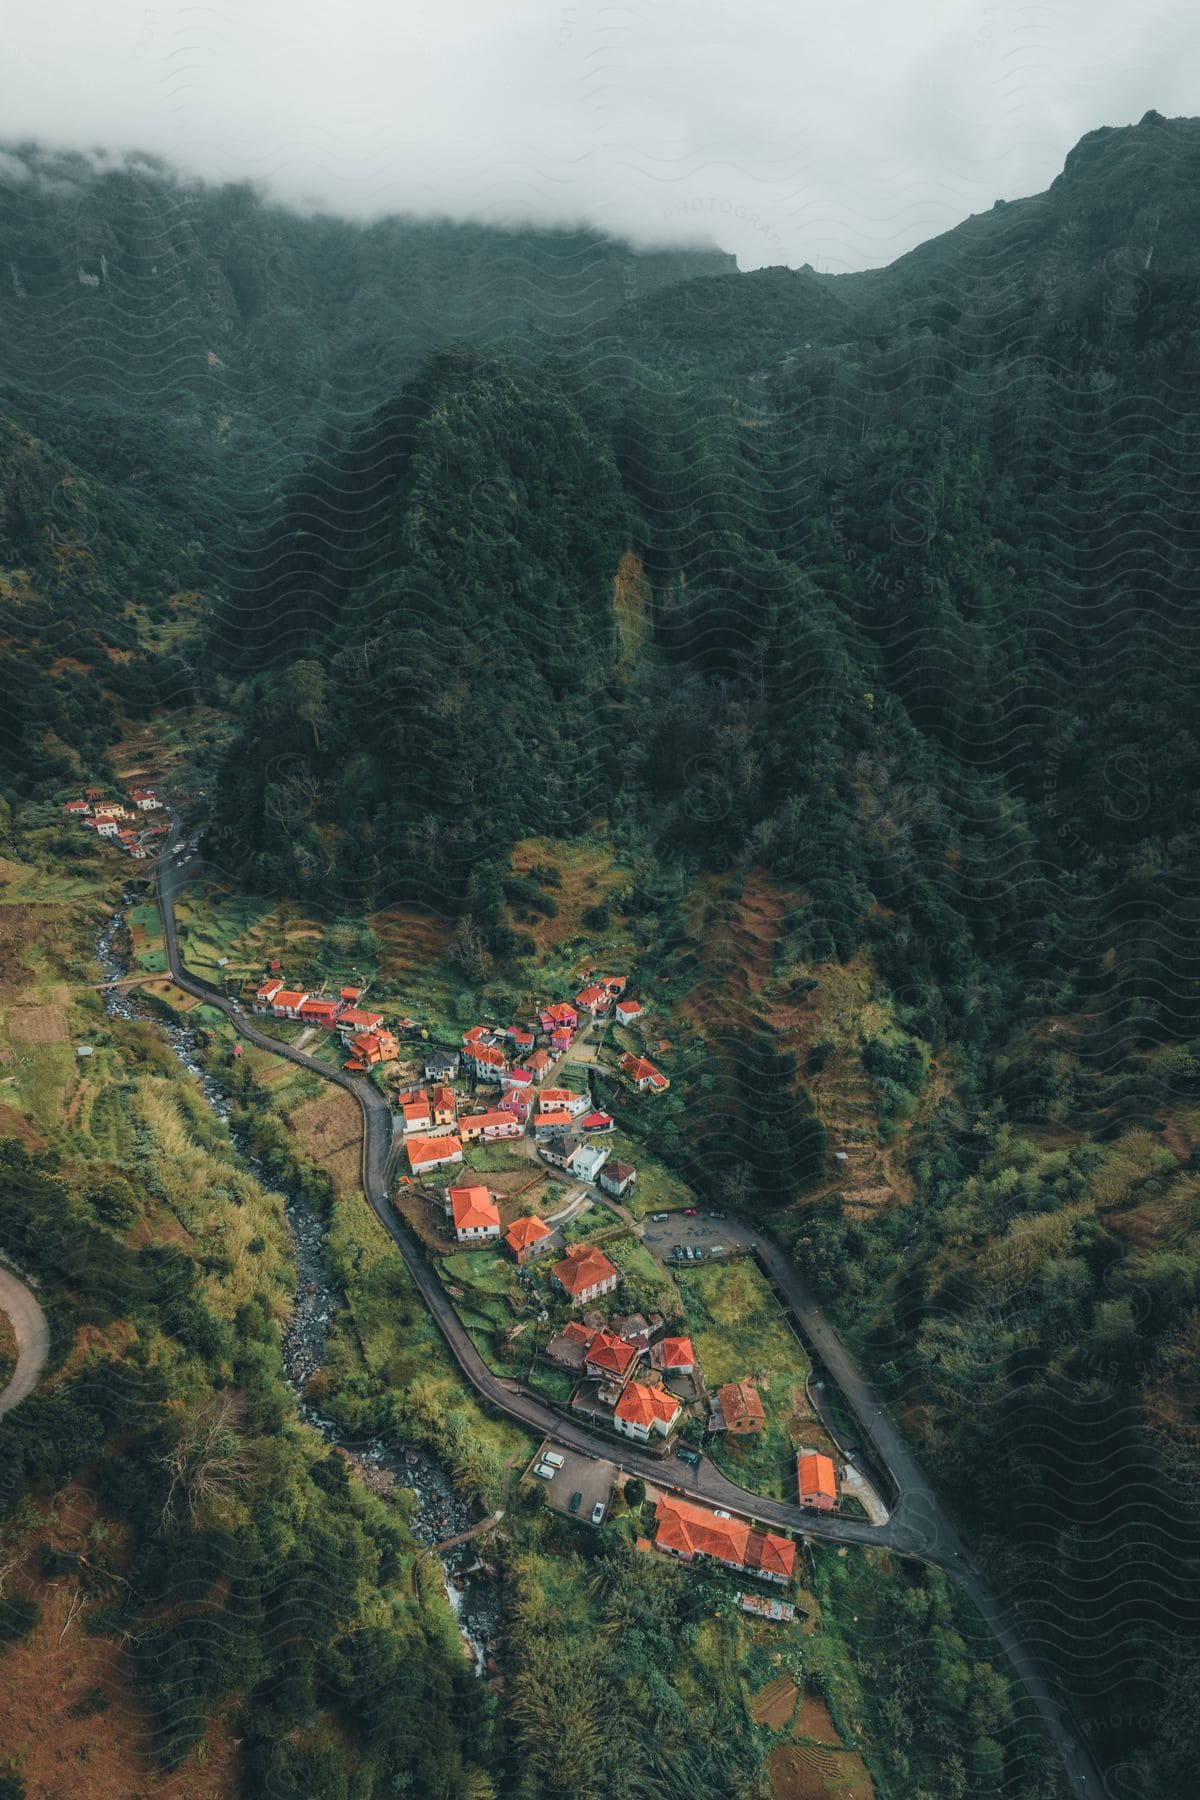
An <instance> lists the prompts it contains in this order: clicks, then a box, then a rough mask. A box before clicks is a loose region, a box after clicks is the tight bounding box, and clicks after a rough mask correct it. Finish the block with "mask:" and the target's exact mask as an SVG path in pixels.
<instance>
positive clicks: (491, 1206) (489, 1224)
mask: <svg viewBox="0 0 1200 1800" xmlns="http://www.w3.org/2000/svg"><path fill="white" fill-rule="evenodd" d="M431 1141H432V1140H431ZM446 1211H447V1212H448V1213H449V1214H450V1216H451V1218H452V1219H453V1220H454V1235H455V1236H456V1237H457V1239H458V1241H459V1243H460V1244H477V1243H482V1242H485V1241H486V1240H487V1239H489V1238H498V1237H499V1236H500V1214H499V1212H498V1211H497V1209H496V1202H495V1201H494V1200H493V1199H492V1196H491V1194H490V1193H489V1192H488V1190H487V1188H486V1187H484V1186H483V1184H482V1183H481V1182H472V1183H471V1184H470V1185H469V1186H467V1187H452V1188H450V1189H448V1190H447V1193H446Z"/></svg>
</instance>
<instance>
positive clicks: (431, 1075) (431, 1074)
mask: <svg viewBox="0 0 1200 1800" xmlns="http://www.w3.org/2000/svg"><path fill="white" fill-rule="evenodd" d="M458 1063H459V1056H458V1051H457V1050H431V1051H430V1052H429V1054H428V1056H427V1057H426V1058H425V1079H426V1081H453V1080H454V1077H455V1076H456V1075H457V1074H458Z"/></svg>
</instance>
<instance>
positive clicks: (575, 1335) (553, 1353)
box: [546, 1319, 596, 1373]
mask: <svg viewBox="0 0 1200 1800" xmlns="http://www.w3.org/2000/svg"><path fill="white" fill-rule="evenodd" d="M595 1335H596V1334H595V1332H594V1331H593V1330H592V1328H591V1327H590V1326H589V1325H584V1324H582V1323H581V1322H580V1320H578V1319H569V1320H568V1321H567V1323H566V1324H565V1325H564V1326H563V1328H562V1330H561V1331H559V1332H556V1333H555V1334H554V1336H553V1337H552V1338H551V1339H550V1342H549V1343H548V1344H547V1345H546V1355H547V1357H548V1358H549V1359H550V1361H551V1362H553V1363H558V1365H559V1366H560V1368H564V1369H574V1370H575V1371H576V1372H577V1373H581V1372H582V1370H583V1363H584V1358H585V1357H586V1355H587V1347H588V1345H589V1344H590V1343H591V1341H592V1339H593V1337H594V1336H595Z"/></svg>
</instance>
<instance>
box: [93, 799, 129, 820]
mask: <svg viewBox="0 0 1200 1800" xmlns="http://www.w3.org/2000/svg"><path fill="white" fill-rule="evenodd" d="M92 813H93V815H94V816H95V817H96V818H97V819H127V818H128V817H129V814H128V813H127V812H126V811H125V808H124V807H123V806H122V805H121V802H120V801H119V800H97V801H96V802H95V804H94V805H93V807H92Z"/></svg>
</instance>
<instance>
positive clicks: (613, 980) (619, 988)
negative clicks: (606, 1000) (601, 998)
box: [603, 975, 629, 1000]
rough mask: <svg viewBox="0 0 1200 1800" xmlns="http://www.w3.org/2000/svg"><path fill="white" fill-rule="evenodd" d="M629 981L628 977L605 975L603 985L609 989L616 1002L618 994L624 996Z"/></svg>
mask: <svg viewBox="0 0 1200 1800" xmlns="http://www.w3.org/2000/svg"><path fill="white" fill-rule="evenodd" d="M628 980H629V977H628V975H605V976H604V978H603V985H604V986H605V987H606V988H607V989H608V991H609V993H610V994H611V995H612V997H613V999H614V1000H615V999H616V997H617V995H618V994H623V993H624V992H625V983H626V982H627V981H628Z"/></svg>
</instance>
